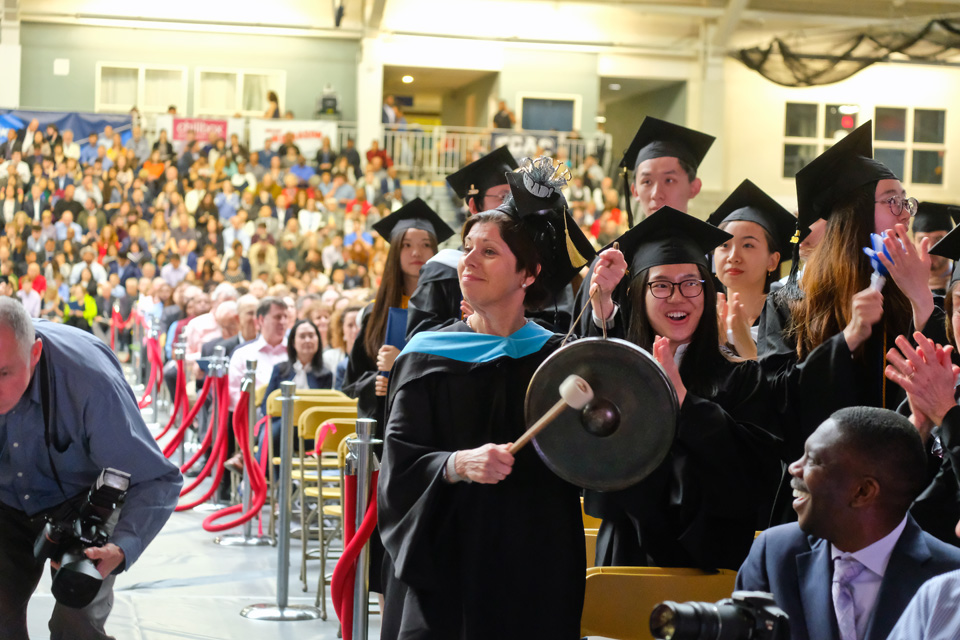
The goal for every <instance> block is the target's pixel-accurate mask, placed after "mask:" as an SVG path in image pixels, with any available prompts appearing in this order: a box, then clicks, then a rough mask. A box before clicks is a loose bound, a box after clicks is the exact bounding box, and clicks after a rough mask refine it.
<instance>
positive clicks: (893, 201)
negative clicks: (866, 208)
mask: <svg viewBox="0 0 960 640" xmlns="http://www.w3.org/2000/svg"><path fill="white" fill-rule="evenodd" d="M874 204H885V205H887V206H888V207H890V213H892V214H893V215H895V216H898V215H900V212H902V211H903V210H904V209H906V210H907V211H909V212H910V217H911V218H912V217H913V216H915V215H917V208H918V207H919V206H920V203H919V202H917V199H916V198H901V197H900V196H890V197H889V198H884V199H883V200H874Z"/></svg>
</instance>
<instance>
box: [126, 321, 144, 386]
mask: <svg viewBox="0 0 960 640" xmlns="http://www.w3.org/2000/svg"><path fill="white" fill-rule="evenodd" d="M136 315H137V307H136V304H134V307H133V308H132V309H131V310H130V315H129V316H128V317H127V320H128V321H129V322H131V326H130V344H129V345H128V346H127V353H129V354H130V368H131V369H132V370H133V381H132V383H131V385H130V386H132V387H133V392H134V393H135V394H136V395H140V394H142V393H143V386H144V379H143V371H142V368H143V327H141V326H140V323H139V322H137V321H136V320H135V318H136Z"/></svg>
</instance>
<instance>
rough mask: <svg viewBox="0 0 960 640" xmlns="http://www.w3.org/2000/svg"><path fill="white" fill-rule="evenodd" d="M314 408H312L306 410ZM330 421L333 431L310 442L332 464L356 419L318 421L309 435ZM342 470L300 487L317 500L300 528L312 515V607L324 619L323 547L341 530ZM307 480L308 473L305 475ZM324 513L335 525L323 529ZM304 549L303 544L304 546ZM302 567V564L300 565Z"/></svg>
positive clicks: (324, 576)
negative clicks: (316, 569)
mask: <svg viewBox="0 0 960 640" xmlns="http://www.w3.org/2000/svg"><path fill="white" fill-rule="evenodd" d="M310 411H311V412H312V411H314V410H313V409H311V410H310ZM304 416H305V417H304V418H303V420H304V421H305V422H306V421H307V420H314V419H313V418H312V417H311V416H308V413H306V412H305V413H304ZM330 423H332V424H333V425H334V426H335V427H336V429H337V430H336V431H335V432H334V431H328V432H327V434H326V437H325V438H324V439H323V442H322V443H321V444H320V445H314V447H315V449H314V451H315V455H316V456H317V457H318V458H326V457H332V461H333V462H334V464H338V456H337V453H338V451H339V448H340V443H341V442H343V441H344V440H346V438H348V437H350V436H352V435H353V434H354V429H355V428H356V425H357V421H356V419H347V418H334V419H331V420H327V421H326V422H322V423H320V424H319V425H318V427H317V429H316V431H315V435H314V438H313V441H314V443H316V442H317V441H318V440H319V439H320V431H321V429H323V426H324V425H325V424H330ZM342 475H343V474H342V473H341V474H338V475H337V476H336V479H334V480H332V479H330V478H329V477H326V476H323V475H322V474H317V475H316V484H312V483H311V484H307V485H306V487H305V489H304V496H305V497H307V498H312V499H315V500H316V501H317V509H316V510H315V511H313V512H311V514H310V516H308V518H307V521H306V525H307V526H306V527H305V528H304V530H305V531H306V530H308V529H309V526H310V523H311V520H312V518H313V517H314V516H316V518H317V519H318V527H317V529H318V531H317V534H318V535H317V537H318V538H319V542H320V548H319V550H318V555H319V558H320V573H319V575H318V578H317V601H316V606H317V607H320V617H321V618H322V619H324V620H326V619H327V601H326V593H327V591H326V589H327V583H328V579H327V550H328V548H329V543H330V542H331V541H332V540H333V538H334V537H335V536H336V535H337V533H339V532H340V530H341V525H340V524H339V523H340V519H341V517H342V512H343V509H342V504H343V503H342V487H341V482H342ZM308 482H310V480H309V476H308ZM330 507H337V508H338V509H339V512H333V511H331V510H330ZM324 516H326V517H328V518H333V519H335V520H336V521H337V522H338V526H335V527H333V528H326V527H325V526H324ZM304 548H306V547H304ZM306 557H309V558H313V557H314V554H313V553H312V552H310V551H307V554H306ZM301 568H302V569H303V567H301Z"/></svg>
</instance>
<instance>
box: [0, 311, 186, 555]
mask: <svg viewBox="0 0 960 640" xmlns="http://www.w3.org/2000/svg"><path fill="white" fill-rule="evenodd" d="M34 327H35V329H36V332H37V336H38V337H39V338H41V339H42V341H43V357H44V358H45V359H46V363H47V368H48V371H49V374H50V375H49V379H50V382H49V383H48V384H49V386H48V387H47V388H48V395H49V400H50V406H51V407H52V411H50V433H51V437H50V440H51V444H50V448H49V455H48V453H47V446H46V443H45V440H44V416H43V406H42V400H41V398H42V394H41V389H40V387H41V381H40V379H41V377H42V376H41V368H40V366H39V365H38V366H37V367H36V368H35V370H34V372H33V378H32V380H31V382H30V386H29V387H27V390H26V392H25V393H24V394H23V397H21V398H20V401H19V402H18V403H17V404H16V406H15V407H14V408H13V409H12V410H11V411H10V412H9V413H6V414H2V415H0V502H3V503H4V504H5V505H7V506H9V507H12V508H14V509H19V510H21V511H24V512H25V513H26V514H27V515H31V516H32V515H35V514H37V513H39V512H41V511H44V510H46V509H50V508H52V507H55V506H57V505H59V504H61V503H63V502H65V501H66V500H67V499H68V498H71V497H73V496H76V495H79V494H81V493H84V492H86V491H88V490H89V489H90V487H91V485H92V484H93V482H94V481H95V480H96V479H97V476H98V475H99V474H100V471H101V470H102V469H104V468H106V467H113V468H114V469H117V470H118V471H125V472H127V473H129V474H130V476H131V477H130V488H129V490H128V491H127V497H126V501H125V503H124V505H123V508H122V511H121V513H120V518H119V520H118V522H117V525H116V528H115V529H114V531H113V534H112V535H111V536H110V541H111V542H113V543H114V544H116V545H117V546H118V547H120V548H121V549H122V550H123V553H124V556H125V557H126V564H125V567H124V568H129V567H130V566H131V565H132V564H133V563H134V562H136V560H137V558H139V557H140V554H141V553H142V552H143V550H144V548H145V547H146V546H147V545H148V544H149V543H150V541H151V540H153V538H154V536H156V535H157V533H159V531H160V529H161V528H162V527H163V525H164V523H166V521H167V519H168V518H169V517H170V514H171V513H173V509H174V507H176V504H177V498H178V496H179V494H180V487H181V485H182V484H183V478H182V477H181V475H180V470H179V469H178V468H177V467H176V466H174V464H173V463H171V462H170V461H169V460H167V459H166V458H164V457H163V453H161V451H160V448H159V447H158V446H157V443H156V441H155V440H154V439H153V436H152V435H151V434H150V432H149V431H148V430H147V426H146V424H144V422H143V418H142V417H141V415H140V410H139V408H138V406H137V399H136V398H135V397H134V395H133V391H132V390H131V388H130V385H129V384H128V383H127V381H126V379H125V378H124V376H123V372H122V370H121V369H120V363H119V362H118V361H117V359H116V357H115V356H114V355H113V354H112V353H111V352H110V349H109V348H108V347H107V346H106V345H105V344H104V343H103V342H101V341H100V340H98V339H96V338H94V337H93V336H92V335H91V334H89V333H86V332H84V331H80V330H78V329H74V328H72V327H68V326H66V325H62V324H55V323H52V322H46V321H42V320H41V321H35V322H34ZM51 461H52V462H53V464H54V465H55V466H56V470H57V474H58V476H59V478H60V483H61V484H62V485H63V490H62V491H61V489H60V487H59V486H58V485H57V481H56V479H55V476H54V474H53V471H52V469H51Z"/></svg>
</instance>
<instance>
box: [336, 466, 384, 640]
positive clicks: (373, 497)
mask: <svg viewBox="0 0 960 640" xmlns="http://www.w3.org/2000/svg"><path fill="white" fill-rule="evenodd" d="M379 475H380V474H379V472H376V471H375V472H374V473H373V474H372V475H371V476H370V504H369V505H368V506H367V512H366V513H365V514H364V516H363V522H361V523H360V528H359V529H357V530H356V532H354V530H353V529H354V522H355V521H356V511H357V501H356V495H357V477H356V476H346V477H345V478H344V501H343V502H344V504H343V537H344V548H343V554H341V556H340V560H339V561H337V566H336V567H334V569H333V578H332V579H331V581H330V597H331V599H332V600H333V609H334V611H335V612H336V614H337V618H339V619H340V628H341V629H342V631H343V640H352V638H353V584H354V581H355V580H356V573H357V558H359V557H360V552H361V551H363V546H364V545H365V544H366V543H367V541H368V540H369V539H370V536H371V535H372V534H373V530H374V529H375V528H376V526H377V480H378V478H379Z"/></svg>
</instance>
